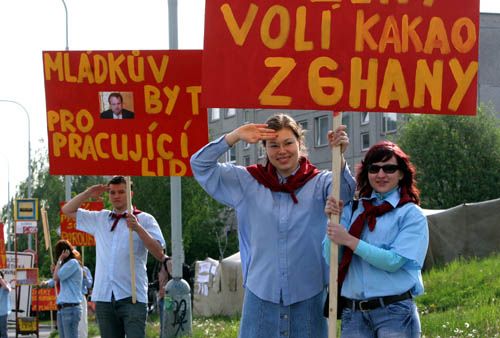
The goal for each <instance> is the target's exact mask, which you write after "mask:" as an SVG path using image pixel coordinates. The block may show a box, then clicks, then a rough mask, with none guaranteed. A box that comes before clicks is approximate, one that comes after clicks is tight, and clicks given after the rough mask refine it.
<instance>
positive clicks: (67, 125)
mask: <svg viewBox="0 0 500 338" xmlns="http://www.w3.org/2000/svg"><path fill="white" fill-rule="evenodd" d="M59 117H60V119H61V131H62V132H65V131H70V132H73V133H74V132H75V131H76V129H75V126H73V121H74V120H75V117H74V115H73V113H72V112H70V111H69V110H67V109H61V110H59Z"/></svg>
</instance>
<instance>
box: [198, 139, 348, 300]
mask: <svg viewBox="0 0 500 338" xmlns="http://www.w3.org/2000/svg"><path fill="white" fill-rule="evenodd" d="M228 149H229V145H228V144H227V142H226V141H225V138H224V136H222V137H220V138H219V139H217V140H215V141H214V142H211V143H209V144H208V145H206V146H205V147H203V148H202V149H201V150H199V151H198V152H197V153H196V154H194V155H193V157H192V158H191V168H192V170H193V173H194V176H195V178H196V180H197V181H198V182H199V183H200V185H201V186H202V187H203V188H204V189H205V190H206V191H207V192H208V194H209V195H211V196H212V197H213V198H215V199H216V200H217V201H219V202H221V203H224V204H226V205H228V206H230V207H232V208H234V209H235V210H236V216H237V219H238V231H239V234H238V235H239V244H240V255H241V265H242V273H243V284H244V286H245V287H248V288H249V289H250V290H251V291H252V292H253V293H254V294H255V295H256V296H258V297H259V298H261V299H263V300H267V301H270V302H273V303H280V299H282V300H283V304H284V305H290V304H293V303H297V302H300V301H303V300H306V299H309V298H311V297H313V296H315V295H317V294H318V293H320V292H321V291H322V290H323V289H324V287H325V285H326V284H327V282H328V273H329V272H328V269H327V266H326V263H325V261H324V259H323V257H322V252H321V241H322V240H323V237H324V235H325V231H326V224H327V217H326V215H325V213H324V207H325V202H326V198H327V196H328V194H329V193H330V189H331V181H332V175H331V173H330V172H328V171H321V172H320V173H319V174H318V175H316V176H315V177H314V178H312V179H311V180H310V181H308V182H307V183H306V184H305V185H304V186H303V187H302V188H300V189H298V190H297V191H296V196H297V199H298V201H299V202H298V204H295V203H294V202H293V200H292V198H291V196H290V194H288V193H284V192H273V191H271V190H270V189H268V188H266V187H264V186H263V185H262V184H260V183H259V182H258V181H257V180H255V179H254V178H253V176H251V175H250V173H249V172H248V171H247V170H246V168H245V167H241V166H236V165H232V164H228V163H218V162H217V159H218V158H219V157H220V156H221V155H222V154H224V153H225V152H226V151H227V150H228ZM340 187H341V198H342V199H343V200H344V201H349V200H351V199H352V196H353V193H354V189H355V182H354V179H353V177H352V175H351V173H350V171H349V169H348V168H346V169H345V170H344V172H343V175H342V182H341V185H340Z"/></svg>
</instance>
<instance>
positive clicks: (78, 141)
mask: <svg viewBox="0 0 500 338" xmlns="http://www.w3.org/2000/svg"><path fill="white" fill-rule="evenodd" d="M82 143H83V141H82V137H81V136H80V135H79V134H75V133H71V134H69V135H68V150H69V157H76V158H82V152H81V151H80V147H81V146H82Z"/></svg>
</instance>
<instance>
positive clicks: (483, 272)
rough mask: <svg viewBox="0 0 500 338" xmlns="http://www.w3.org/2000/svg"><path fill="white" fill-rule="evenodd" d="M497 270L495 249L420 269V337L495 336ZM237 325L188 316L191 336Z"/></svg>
mask: <svg viewBox="0 0 500 338" xmlns="http://www.w3.org/2000/svg"><path fill="white" fill-rule="evenodd" d="M499 271H500V254H496V255H493V256H491V257H489V258H485V259H481V260H478V259H471V260H457V261H454V262H452V263H451V264H448V265H447V266H445V267H443V268H436V269H433V270H431V271H428V272H426V273H424V274H423V279H424V285H425V294H424V295H422V296H420V297H418V298H417V300H416V301H417V305H418V308H419V312H420V319H421V321H422V335H423V337H432V338H437V337H440V338H445V337H450V338H455V337H500V273H499ZM338 326H340V323H339V325H338ZM238 329H239V317H236V318H228V317H212V318H194V319H193V335H192V336H193V337H195V338H206V337H217V338H235V337H237V336H238ZM146 331H147V332H146V335H147V337H148V338H158V336H159V332H160V325H159V321H158V316H151V317H150V318H148V324H147V329H146ZM89 333H90V334H89V337H95V336H96V335H98V334H99V330H98V329H97V325H96V324H95V321H94V320H90V319H89ZM54 337H57V336H54Z"/></svg>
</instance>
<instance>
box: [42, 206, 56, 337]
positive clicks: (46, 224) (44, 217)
mask: <svg viewBox="0 0 500 338" xmlns="http://www.w3.org/2000/svg"><path fill="white" fill-rule="evenodd" d="M41 215H42V226H43V234H44V236H45V250H48V251H49V253H50V264H51V266H53V265H54V253H53V252H52V239H51V238H50V228H49V218H48V217H47V210H45V208H42V210H41ZM55 284H56V283H55V282H54V292H55V293H56V298H57V294H58V292H57V286H56V285H55ZM49 312H50V331H51V332H52V331H54V315H53V313H52V310H51V311H49Z"/></svg>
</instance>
